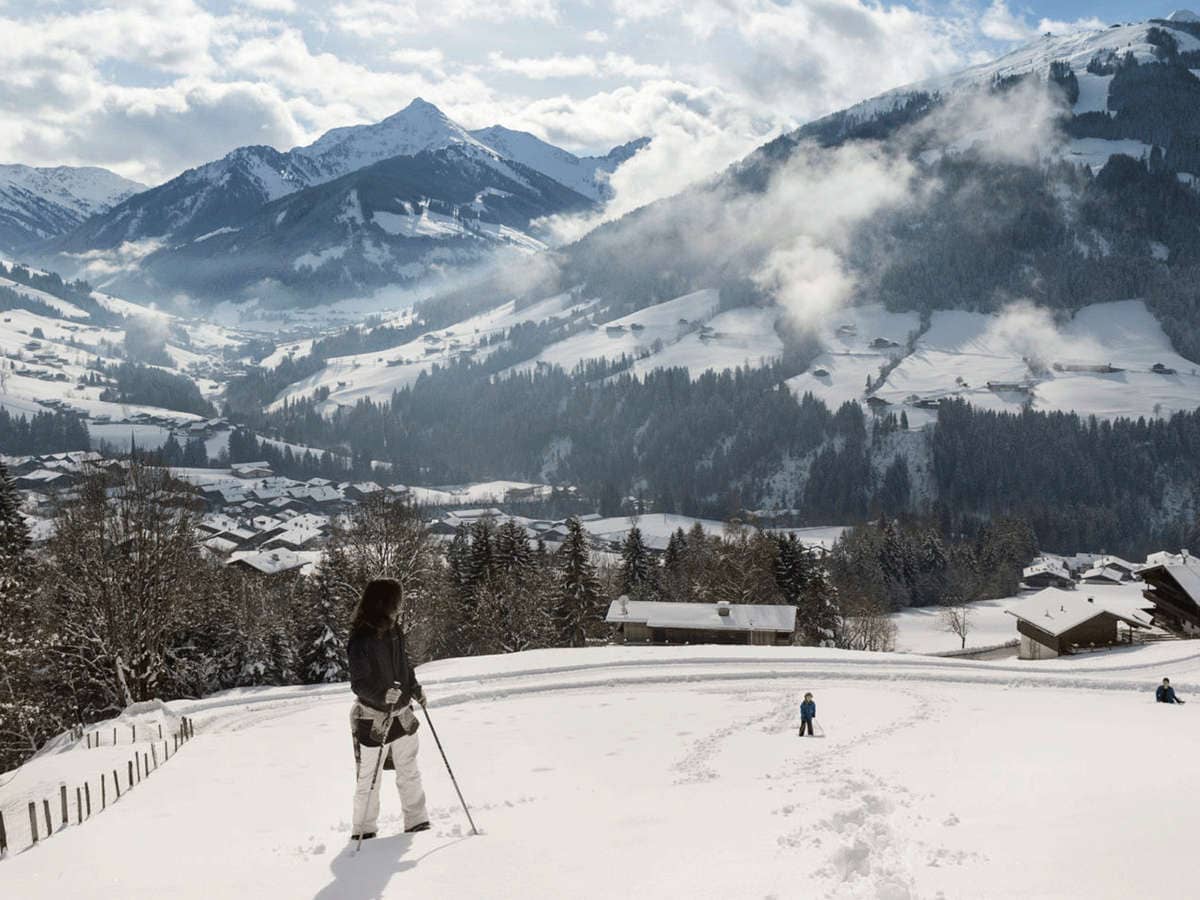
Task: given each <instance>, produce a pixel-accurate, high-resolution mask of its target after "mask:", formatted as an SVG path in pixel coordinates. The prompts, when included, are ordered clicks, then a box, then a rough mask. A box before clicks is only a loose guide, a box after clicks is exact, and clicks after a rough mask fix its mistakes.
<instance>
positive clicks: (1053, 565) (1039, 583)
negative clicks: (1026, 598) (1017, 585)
mask: <svg viewBox="0 0 1200 900" xmlns="http://www.w3.org/2000/svg"><path fill="white" fill-rule="evenodd" d="M1021 581H1022V583H1024V584H1025V586H1026V587H1031V588H1050V587H1053V588H1062V589H1064V590H1070V589H1071V588H1073V587H1075V580H1074V579H1073V578H1071V573H1070V572H1069V571H1068V570H1067V567H1066V565H1065V564H1064V563H1061V562H1059V561H1058V560H1056V559H1042V560H1039V561H1038V562H1035V563H1034V564H1033V565H1031V566H1026V567H1025V568H1024V569H1023V570H1022V571H1021Z"/></svg>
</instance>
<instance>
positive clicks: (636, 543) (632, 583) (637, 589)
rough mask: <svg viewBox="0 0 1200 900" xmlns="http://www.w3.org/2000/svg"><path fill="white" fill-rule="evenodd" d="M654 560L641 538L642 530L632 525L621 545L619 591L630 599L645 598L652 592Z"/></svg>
mask: <svg viewBox="0 0 1200 900" xmlns="http://www.w3.org/2000/svg"><path fill="white" fill-rule="evenodd" d="M653 566H654V561H653V560H652V559H651V558H650V552H649V551H648V550H647V549H646V544H645V542H644V541H643V540H642V530H641V529H640V528H638V527H637V525H634V526H633V527H632V528H630V529H629V533H628V534H627V535H626V536H625V542H624V543H623V544H622V545H621V593H622V594H626V595H628V596H629V597H630V598H631V599H635V600H639V599H645V598H646V596H647V595H649V594H652V593H653V592H654V585H653Z"/></svg>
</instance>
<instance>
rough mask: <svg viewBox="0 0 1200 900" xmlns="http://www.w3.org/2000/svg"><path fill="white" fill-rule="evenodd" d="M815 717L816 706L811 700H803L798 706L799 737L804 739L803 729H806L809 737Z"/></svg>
mask: <svg viewBox="0 0 1200 900" xmlns="http://www.w3.org/2000/svg"><path fill="white" fill-rule="evenodd" d="M816 717H817V704H816V703H815V702H813V701H812V700H805V701H804V702H803V703H801V704H800V737H804V729H805V728H807V729H808V733H809V735H810V736H811V735H812V733H813V727H812V720H813V719H815V718H816Z"/></svg>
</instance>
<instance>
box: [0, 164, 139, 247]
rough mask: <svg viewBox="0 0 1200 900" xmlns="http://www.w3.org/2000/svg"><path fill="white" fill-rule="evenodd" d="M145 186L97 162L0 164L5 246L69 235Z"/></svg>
mask: <svg viewBox="0 0 1200 900" xmlns="http://www.w3.org/2000/svg"><path fill="white" fill-rule="evenodd" d="M145 188H146V186H145V185H143V184H139V183H138V182H136V181H131V180H129V179H128V178H122V177H121V176H120V175H117V174H116V173H115V172H110V171H108V170H107V169H101V168H96V167H93V166H83V167H73V166H55V167H53V168H35V167H33V166H22V165H0V250H3V251H4V252H9V253H10V252H12V251H13V250H15V249H17V248H21V247H25V246H28V245H29V244H30V243H32V242H34V241H39V240H44V239H46V238H52V237H56V236H58V235H61V234H65V233H67V232H68V231H70V230H72V229H73V228H76V227H78V226H79V224H80V223H81V222H83V221H84V220H85V219H87V218H88V217H89V216H93V215H96V214H97V213H103V212H105V211H107V210H109V209H112V207H114V206H116V205H117V204H118V203H120V202H121V201H123V200H125V199H126V198H128V197H131V196H133V195H134V194H136V193H138V192H140V191H143V190H145Z"/></svg>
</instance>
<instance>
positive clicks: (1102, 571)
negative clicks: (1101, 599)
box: [1082, 566, 1125, 584]
mask: <svg viewBox="0 0 1200 900" xmlns="http://www.w3.org/2000/svg"><path fill="white" fill-rule="evenodd" d="M1082 578H1083V580H1084V581H1111V582H1112V583H1113V584H1117V583H1118V582H1121V581H1124V580H1125V573H1124V572H1122V571H1121V570H1120V569H1118V568H1115V567H1113V566H1095V567H1094V568H1091V569H1088V570H1087V571H1086V572H1084V573H1083V576H1082Z"/></svg>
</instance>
